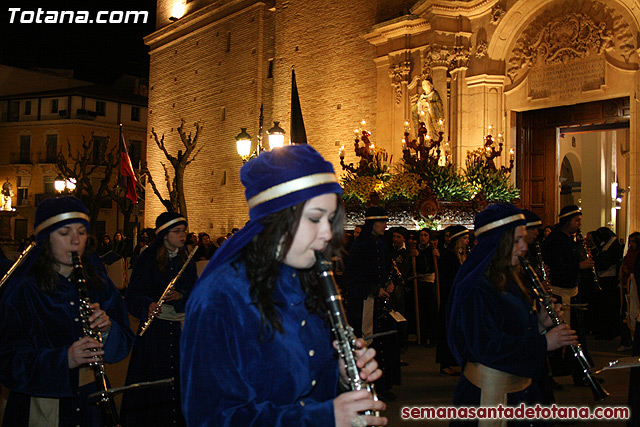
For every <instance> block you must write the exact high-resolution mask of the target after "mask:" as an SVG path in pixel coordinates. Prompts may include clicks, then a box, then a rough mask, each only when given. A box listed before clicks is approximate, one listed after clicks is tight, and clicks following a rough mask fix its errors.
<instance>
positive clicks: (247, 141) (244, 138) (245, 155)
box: [236, 128, 251, 162]
mask: <svg viewBox="0 0 640 427" xmlns="http://www.w3.org/2000/svg"><path fill="white" fill-rule="evenodd" d="M240 129H241V131H240V133H239V134H238V136H236V149H237V150H238V154H239V155H240V157H242V161H243V162H246V161H247V160H249V158H250V157H251V135H249V134H248V133H247V128H240Z"/></svg>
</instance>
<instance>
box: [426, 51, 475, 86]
mask: <svg viewBox="0 0 640 427" xmlns="http://www.w3.org/2000/svg"><path fill="white" fill-rule="evenodd" d="M470 56H471V54H470V52H469V49H468V48H466V47H464V46H440V45H429V46H427V48H426V49H425V51H424V67H423V69H422V75H423V79H430V78H432V74H433V73H432V68H433V67H437V66H444V67H447V69H448V70H449V71H451V70H454V69H456V68H461V67H466V66H467V65H468V64H469V58H470Z"/></svg>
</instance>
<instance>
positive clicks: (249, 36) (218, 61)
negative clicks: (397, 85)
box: [145, 0, 378, 236]
mask: <svg viewBox="0 0 640 427" xmlns="http://www.w3.org/2000/svg"><path fill="white" fill-rule="evenodd" d="M247 3H252V2H247ZM162 4H165V2H164V1H163V2H159V6H158V7H159V8H160V7H161V5H162ZM187 6H191V3H189V4H188V5H187ZM203 7H204V9H201V10H200V11H198V12H199V15H200V16H202V15H204V16H205V17H204V18H203V19H205V20H206V15H207V14H208V15H209V16H210V17H211V18H210V22H209V23H207V24H206V25H202V24H197V23H194V22H193V21H194V19H192V20H191V21H189V20H188V19H187V20H185V21H183V22H184V23H181V22H180V21H177V22H176V23H175V24H174V25H175V27H170V26H169V27H164V28H162V29H160V30H159V31H158V32H157V34H156V36H157V38H156V39H154V40H151V41H150V40H149V39H148V43H149V44H150V45H151V47H152V50H151V67H150V92H149V110H150V112H149V128H151V127H154V128H155V129H156V131H158V132H159V133H163V132H164V133H165V142H166V144H167V148H168V149H169V151H170V152H171V153H173V154H174V155H175V153H177V150H178V149H179V148H180V145H181V144H180V142H179V137H178V134H177V132H176V130H175V129H176V128H177V127H178V125H179V123H180V118H184V119H185V121H186V123H187V128H190V129H192V130H193V129H194V128H193V123H194V122H196V121H200V122H202V123H203V124H204V129H203V131H202V135H201V139H200V143H199V146H201V147H203V148H202V151H201V152H200V154H199V155H198V157H197V158H196V160H195V161H194V162H193V163H191V164H190V165H189V166H188V167H187V169H186V173H185V176H186V183H187V184H186V189H185V197H186V201H187V209H188V215H189V218H188V219H189V222H190V229H191V230H192V231H207V232H209V233H210V234H212V235H213V236H218V235H222V234H225V233H226V232H228V231H229V230H230V229H231V228H232V227H241V226H243V225H244V223H245V222H246V221H247V220H248V214H247V206H246V203H245V201H244V194H243V187H242V186H241V184H240V182H239V169H240V167H241V166H242V162H241V160H240V158H239V157H238V155H237V154H236V148H235V139H234V137H235V136H236V135H237V134H238V133H239V132H240V128H241V127H246V128H247V131H248V132H249V133H250V134H251V135H252V136H253V137H254V141H255V139H256V138H255V137H256V136H257V131H258V116H259V111H260V104H261V103H263V104H264V130H266V129H269V128H270V127H271V126H272V124H273V123H272V122H273V120H279V121H280V125H281V126H282V127H283V128H284V129H285V130H286V132H287V135H288V134H289V130H290V129H289V126H290V96H291V66H292V65H294V66H295V69H296V77H297V84H298V90H299V93H300V102H301V106H302V112H303V115H304V119H305V126H306V130H307V137H308V140H309V142H310V143H311V145H313V146H314V147H315V148H316V149H317V150H318V151H319V152H320V153H322V154H323V155H324V156H325V157H326V158H327V159H328V160H330V161H331V162H333V163H334V165H335V166H336V170H337V171H338V172H340V171H339V170H338V168H339V166H338V162H339V159H338V155H337V153H338V148H339V146H340V145H342V144H345V145H346V146H347V147H350V145H351V144H352V135H353V129H354V127H356V126H357V125H358V123H359V122H360V121H361V120H362V119H363V118H364V119H367V121H368V129H369V130H371V131H373V132H374V139H375V126H376V122H375V119H376V117H375V111H376V70H375V64H374V62H373V58H374V53H373V48H372V47H371V45H370V44H369V43H368V42H367V41H365V40H364V39H363V38H362V37H360V36H361V34H364V33H365V32H367V31H368V30H369V29H370V28H371V26H372V25H374V24H375V17H376V14H377V13H378V8H377V6H376V5H375V4H372V2H370V1H365V0H355V1H349V2H347V1H335V2H326V1H319V0H309V1H297V0H296V1H287V0H284V1H277V2H276V8H275V11H270V10H268V9H267V7H265V6H264V4H261V3H253V4H247V5H246V7H244V8H243V9H242V10H237V9H236V10H234V11H233V12H232V13H231V15H230V16H227V17H218V15H217V14H216V10H215V9H212V8H211V5H209V6H203ZM207 7H208V9H207ZM221 8H222V6H221ZM205 10H206V11H207V14H204V13H203V11H205ZM219 12H220V10H218V14H219ZM160 15H161V11H160V9H159V11H158V16H160ZM214 17H215V18H214ZM185 18H189V16H187V17H185ZM163 26H164V24H163ZM198 27H199V28H198ZM171 31H173V34H171ZM161 34H163V35H164V34H170V35H169V36H166V37H165V38H164V39H161ZM149 37H150V38H152V39H153V38H154V35H152V36H149ZM158 40H160V41H158ZM227 48H229V49H228V50H229V51H227ZM271 59H273V77H272V78H269V77H268V74H267V73H268V69H269V61H270V60H271ZM223 111H224V117H223V113H222V112H223ZM264 136H265V139H266V133H264ZM148 142H149V143H150V144H149V149H148V163H149V169H150V170H151V172H152V174H153V176H154V179H155V180H156V182H159V181H163V180H162V176H163V175H162V174H163V171H162V166H161V165H160V162H161V161H163V162H165V163H166V159H165V158H164V156H163V154H162V153H161V152H160V151H159V150H158V149H157V148H155V147H153V146H152V145H151V143H152V141H148ZM265 143H266V141H265ZM160 183H161V184H163V187H164V183H163V182H160ZM165 195H166V192H165ZM162 211H163V206H162V205H161V204H160V202H159V201H158V200H157V198H155V197H148V198H147V206H146V211H145V213H146V216H145V220H146V223H147V224H151V223H152V222H153V221H154V220H155V217H156V216H157V215H158V214H160V213H161V212H162Z"/></svg>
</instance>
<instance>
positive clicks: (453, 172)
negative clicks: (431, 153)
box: [423, 164, 472, 202]
mask: <svg viewBox="0 0 640 427" xmlns="http://www.w3.org/2000/svg"><path fill="white" fill-rule="evenodd" d="M423 176H424V178H425V180H426V181H427V182H428V184H429V187H431V189H432V190H433V192H434V193H436V196H437V197H438V200H443V201H448V202H460V201H465V200H471V197H472V192H471V188H470V186H469V184H468V183H467V182H466V181H465V177H464V175H462V174H461V173H460V172H458V170H457V169H456V167H455V166H454V165H452V164H448V165H445V166H440V165H433V164H432V165H430V166H429V167H428V168H427V169H426V170H425V171H424V172H423Z"/></svg>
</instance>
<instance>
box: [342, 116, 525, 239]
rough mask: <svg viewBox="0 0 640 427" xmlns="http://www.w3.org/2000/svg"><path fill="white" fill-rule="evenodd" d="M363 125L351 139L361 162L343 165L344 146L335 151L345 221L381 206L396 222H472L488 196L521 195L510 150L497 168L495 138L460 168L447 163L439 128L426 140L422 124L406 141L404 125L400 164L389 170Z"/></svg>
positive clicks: (510, 198)
mask: <svg viewBox="0 0 640 427" xmlns="http://www.w3.org/2000/svg"><path fill="white" fill-rule="evenodd" d="M361 124H362V126H363V127H362V128H359V129H356V130H355V139H354V151H355V154H356V156H357V157H358V158H359V161H358V162H357V163H356V164H355V165H354V163H349V164H346V163H345V161H344V159H345V149H344V146H343V147H342V148H341V149H340V152H339V156H340V165H341V166H342V169H343V170H344V171H345V174H344V175H343V178H342V186H343V188H344V195H343V198H344V201H345V205H346V208H347V218H348V220H349V214H351V217H352V219H354V220H355V221H356V222H358V219H357V218H358V215H354V211H363V210H364V208H365V206H367V205H369V204H379V205H382V206H385V208H387V210H388V211H389V212H390V214H391V215H392V217H393V216H394V214H395V216H396V217H398V216H399V217H400V218H399V219H398V220H397V221H395V222H396V223H398V224H402V225H405V226H413V227H417V228H422V227H427V228H433V229H438V228H440V227H441V226H443V225H448V224H449V223H467V222H468V223H471V222H472V221H473V215H474V214H475V212H476V211H477V210H481V209H482V208H483V207H484V206H486V200H488V201H491V202H511V201H513V200H514V199H516V198H518V197H519V190H518V189H517V188H516V187H515V186H514V185H513V183H512V182H511V180H510V174H511V170H512V168H513V161H514V159H513V150H512V151H511V153H510V154H511V158H510V165H509V167H505V166H501V167H500V168H497V167H496V166H495V162H494V159H495V158H496V157H499V156H500V155H501V154H502V146H503V144H502V142H501V141H498V143H497V145H498V146H497V147H496V144H495V142H494V140H493V137H492V136H491V133H489V134H488V135H487V136H486V137H485V141H484V145H483V146H482V147H480V148H478V149H477V150H474V151H471V152H468V153H467V159H466V170H461V169H459V168H458V167H457V166H456V165H455V164H453V163H451V159H450V157H451V156H450V153H449V150H448V143H445V144H444V147H442V139H443V132H439V135H438V138H437V139H432V138H429V136H428V135H427V134H426V128H425V126H424V124H423V123H420V128H419V129H418V137H417V138H416V139H413V140H409V130H408V123H405V133H404V139H403V158H402V163H401V164H400V165H398V166H397V167H395V168H393V170H392V167H391V159H389V158H388V155H387V153H386V152H385V151H384V149H381V148H377V147H375V145H374V144H373V143H372V142H371V139H370V137H371V133H370V132H369V131H367V130H366V129H364V125H365V124H366V122H365V121H364V120H363V121H362V123H361ZM498 139H500V138H498ZM441 148H444V152H443V150H442V149H441ZM394 211H395V213H394ZM392 222H394V221H393V220H392Z"/></svg>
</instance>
